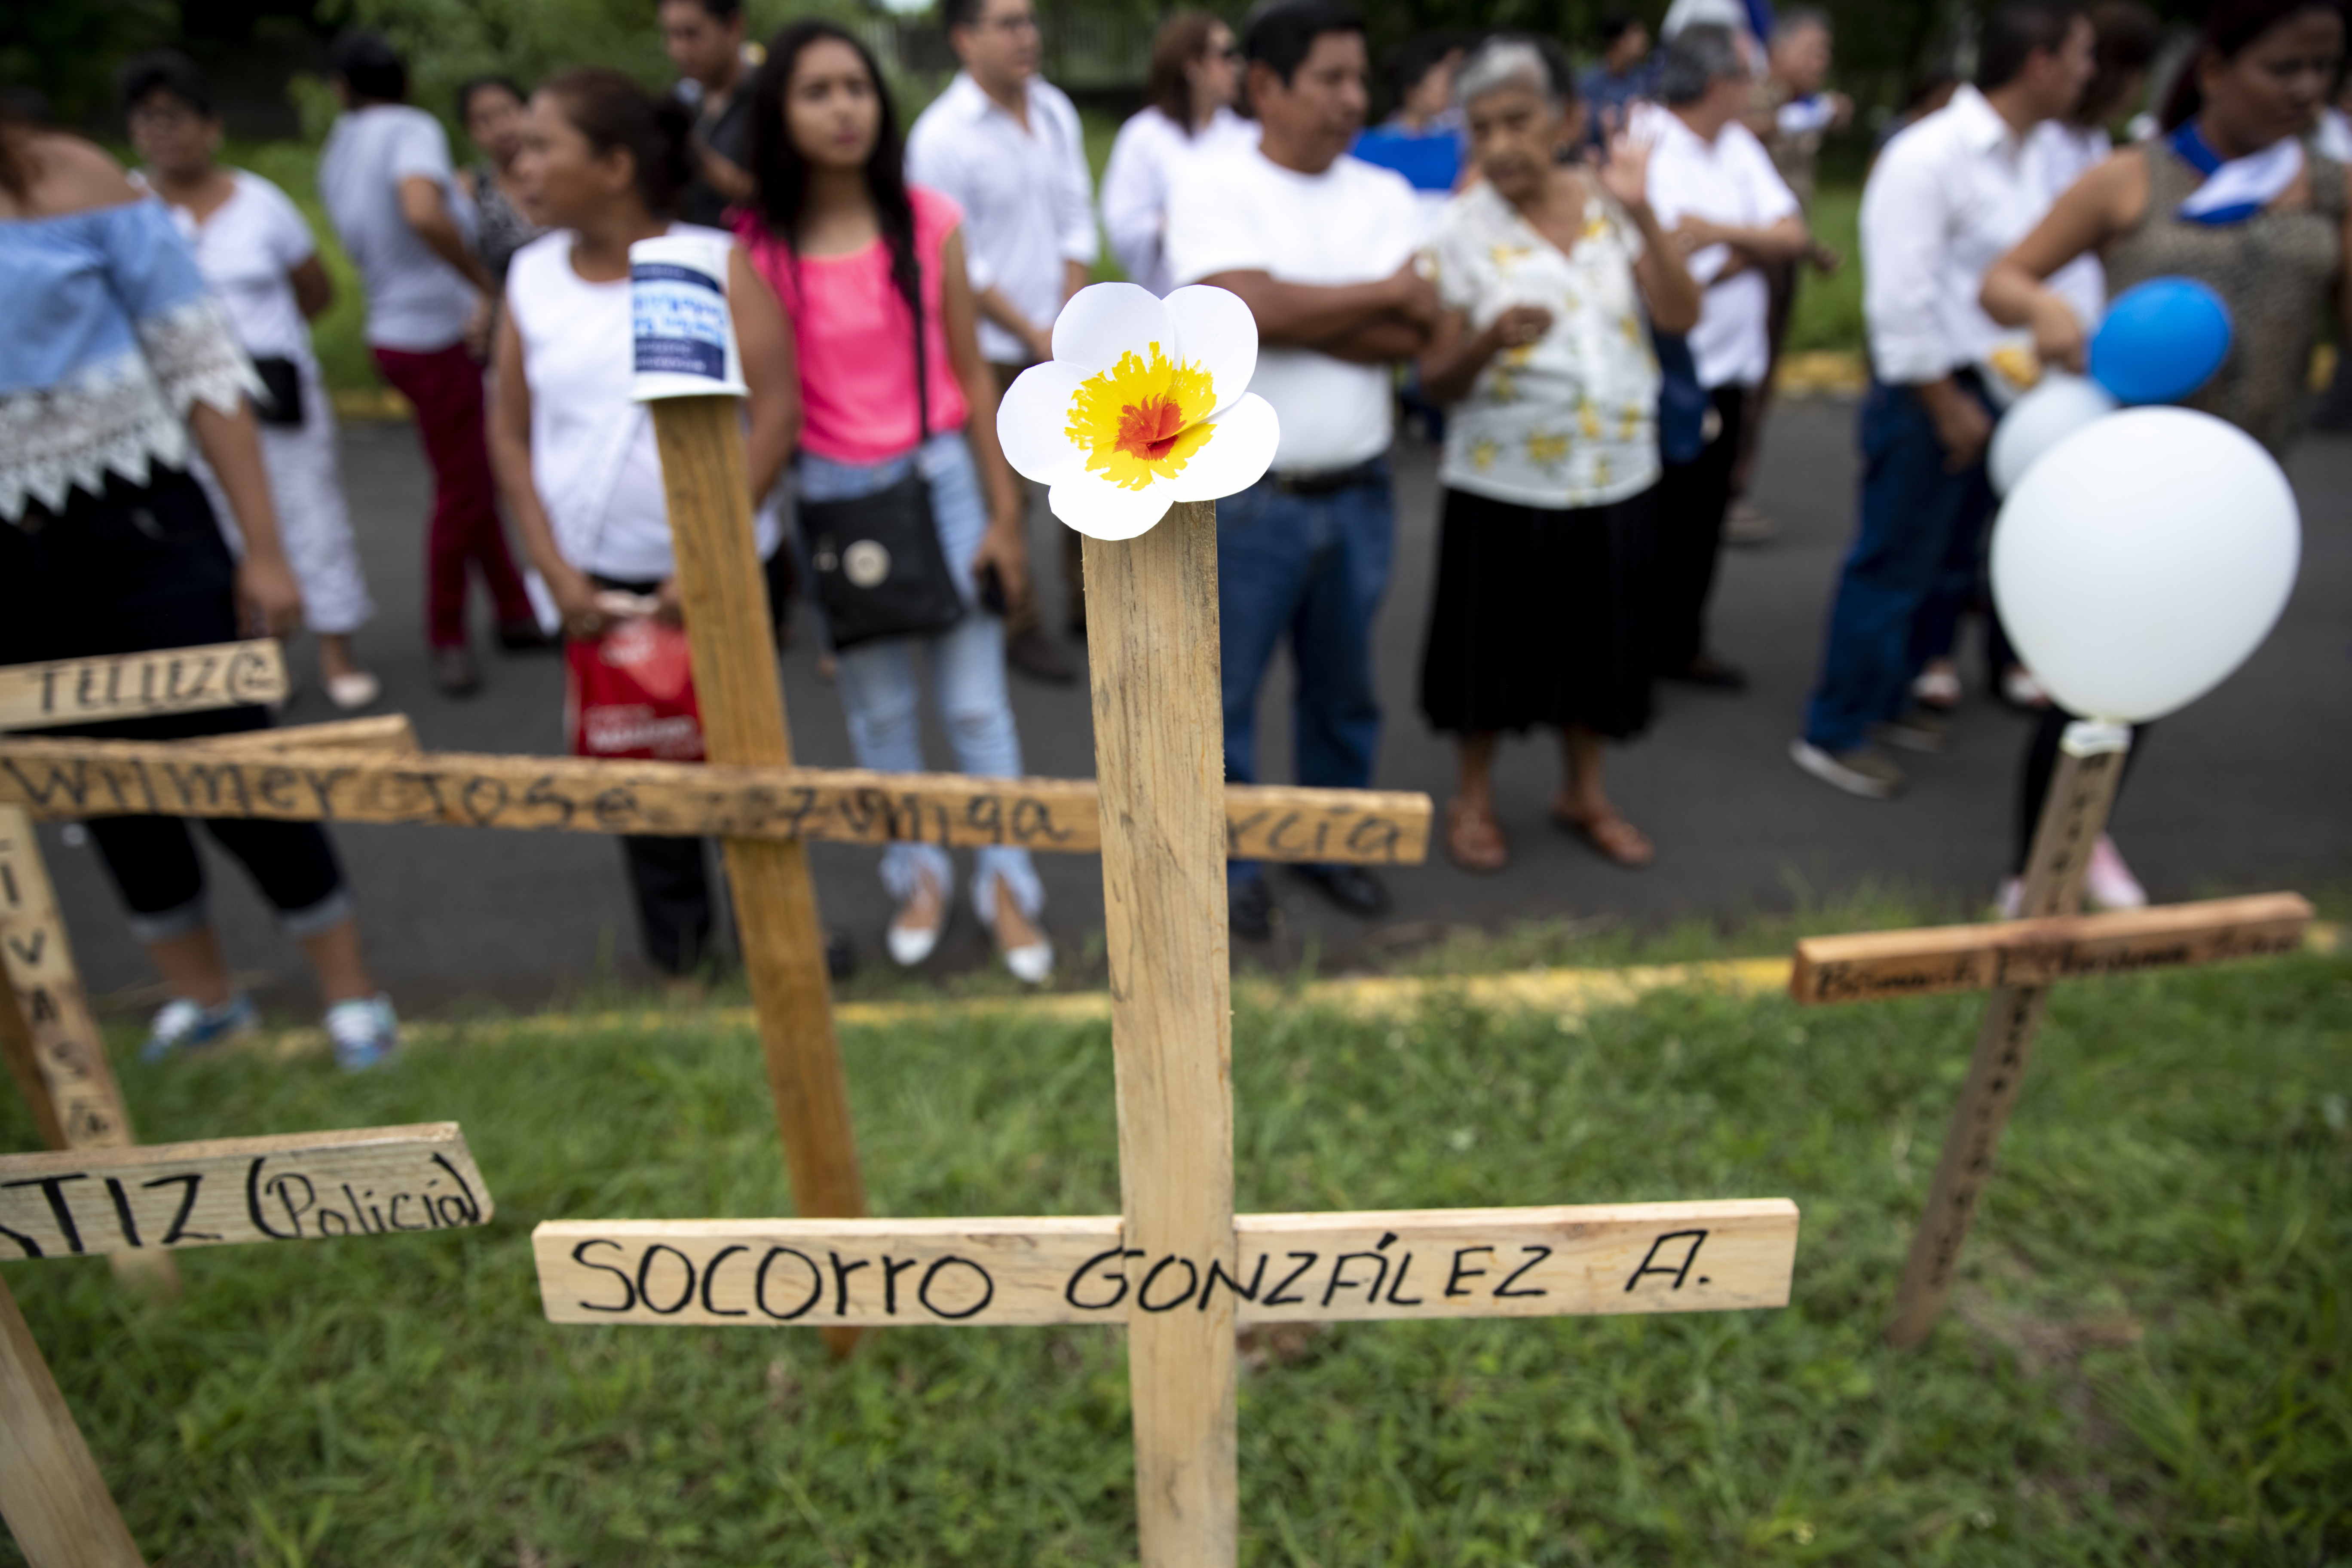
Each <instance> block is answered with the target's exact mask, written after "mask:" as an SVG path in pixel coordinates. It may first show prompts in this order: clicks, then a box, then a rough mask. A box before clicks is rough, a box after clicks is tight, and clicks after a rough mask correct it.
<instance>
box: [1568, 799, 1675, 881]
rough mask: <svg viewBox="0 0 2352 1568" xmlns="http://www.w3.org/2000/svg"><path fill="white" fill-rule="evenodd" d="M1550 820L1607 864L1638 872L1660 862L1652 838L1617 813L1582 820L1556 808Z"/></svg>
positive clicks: (1598, 813) (1604, 813) (1571, 813)
mask: <svg viewBox="0 0 2352 1568" xmlns="http://www.w3.org/2000/svg"><path fill="white" fill-rule="evenodd" d="M1551 820H1552V826H1555V827H1558V828H1559V829H1560V830H1561V831H1562V832H1565V833H1573V834H1575V835H1577V836H1578V837H1580V838H1582V839H1583V840H1584V841H1585V842H1586V843H1587V844H1590V845H1591V846H1592V847H1593V848H1594V850H1595V851H1597V852H1598V853H1599V854H1600V856H1601V858H1602V859H1604V860H1609V861H1613V862H1614V863H1615V864H1617V865H1620V866H1623V867H1626V868H1631V869H1636V870H1638V869H1639V868H1642V867H1643V866H1646V865H1648V864H1649V863H1650V862H1651V861H1653V860H1654V859H1656V858H1657V856H1658V851H1657V847H1656V846H1654V845H1653V844H1652V843H1651V842H1650V839H1649V836H1648V835H1647V834H1645V833H1643V831H1642V830H1641V829H1640V828H1638V827H1636V826H1633V824H1632V823H1630V822H1628V821H1626V820H1625V819H1624V818H1623V817H1622V816H1618V815H1617V813H1616V812H1614V811H1603V812H1596V813H1594V814H1593V815H1592V816H1578V815H1576V814H1575V813H1574V812H1569V811H1562V810H1560V809H1559V807H1558V806H1554V807H1553V808H1552V813H1551Z"/></svg>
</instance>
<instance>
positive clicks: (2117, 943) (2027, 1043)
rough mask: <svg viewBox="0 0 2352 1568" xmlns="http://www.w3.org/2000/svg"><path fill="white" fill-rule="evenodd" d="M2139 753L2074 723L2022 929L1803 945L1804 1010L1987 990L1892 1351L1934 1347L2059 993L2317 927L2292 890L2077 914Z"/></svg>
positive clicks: (2210, 958) (2240, 952) (1793, 981)
mask: <svg viewBox="0 0 2352 1568" xmlns="http://www.w3.org/2000/svg"><path fill="white" fill-rule="evenodd" d="M2130 743H2131V737H2130V731H2126V730H2123V729H2119V728H2116V727H2114V726H2109V725H2104V724H2096V723H2092V722H2088V721H2077V722H2075V723H2074V724H2071V725H2069V726H2068V727H2067V730H2066V733H2065V738H2064V740H2063V742H2062V744H2061V746H2060V750H2059V759H2058V767H2057V769H2056V771H2055V773H2054V775H2053V778H2052V780H2051V783H2050V793H2049V795H2048V797H2047V799H2046V800H2045V801H2044V802H2043V805H2042V817H2041V820H2040V821H2039V822H2038V823H2036V824H2035V826H2034V834H2033V847H2032V850H2031V851H2030V852H2029V854H2028V856H2027V860H2026V873H2025V881H2024V893H2023V898H2022V900H2021V908H2022V914H2023V917H2024V918H2022V919H2020V920H2016V921H2007V922H2004V923H2001V924H1999V925H1973V926H1943V927H1937V928H1933V929H1928V930H1922V931H1873V932H1866V933H1863V934H1858V935H1853V936H1832V937H1812V938H1808V939H1807V940H1805V941H1803V942H1799V943H1798V944H1797V958H1796V964H1795V967H1794V968H1793V969H1792V970H1791V972H1790V993H1791V994H1793V995H1794V996H1795V997H1796V999H1797V1000H1798V1001H1799V1002H1801V1003H1806V1004H1812V1005H1819V1004H1830V1003H1842V1002H1863V1001H1876V1000H1882V999H1885V998H1887V997H1893V996H1927V995H1935V994H1940V993H1945V992H1952V991H1990V993H1991V994H1990V996H1989V997H1988V998H1987V999H1986V1002H1985V1015H1984V1023H1983V1025H1982V1026H1981V1027H1980V1028H1979V1032H1978V1035H1977V1043H1976V1048H1975V1050H1974V1051H1973V1052H1972V1053H1971V1054H1970V1057H1969V1073H1968V1078H1967V1079H1966V1080H1965V1081H1963V1083H1962V1084H1961V1086H1960V1098H1959V1102H1958V1105H1957V1106H1956V1107H1955V1108H1954V1110H1953V1112H1952V1124H1951V1128H1950V1130H1949V1131H1948V1132H1947V1133H1946V1134H1945V1138H1944V1148H1943V1152H1942V1154H1941V1155H1940V1156H1939V1157H1938V1159H1937V1163H1936V1173H1935V1175H1934V1177H1933V1178H1932V1179H1931V1180H1930V1182H1929V1184H1928V1187H1927V1207H1926V1210H1925V1212H1924V1213H1923V1215H1922V1216H1921V1218H1920V1221H1919V1229H1918V1231H1917V1232H1916V1234H1915V1235H1914V1236H1913V1237H1912V1239H1911V1250H1910V1255H1909V1257H1908V1258H1907V1259H1906V1263H1905V1265H1904V1270H1903V1281H1902V1284H1901V1285H1900V1286H1899V1287H1898V1288H1897V1290H1896V1294H1895V1320H1894V1322H1893V1323H1892V1324H1891V1325H1890V1326H1889V1327H1888V1329H1887V1331H1886V1337H1887V1340H1888V1342H1890V1343H1892V1344H1895V1345H1896V1346H1899V1347H1909V1346H1912V1345H1916V1344H1917V1343H1919V1342H1921V1341H1923V1340H1925V1339H1926V1338H1927V1334H1928V1331H1930V1330H1932V1329H1933V1328H1934V1327H1935V1325H1936V1320H1937V1318H1938V1317H1939V1316H1941V1315H1942V1312H1943V1310H1944V1302H1945V1300H1946V1298H1947V1297H1948V1296H1949V1295H1950V1293H1951V1289H1952V1280H1953V1277H1954V1273H1955V1270H1956V1269H1957V1268H1958V1263H1959V1256H1960V1248H1961V1246H1962V1245H1963V1244H1964V1243H1965V1242H1966V1241H1967V1239H1968V1234H1969V1226H1970V1225H1971V1224H1972V1223H1973V1222H1974V1220H1975V1218H1976V1207H1977V1200H1978V1199H1979V1197H1980V1196H1981V1195H1982V1194H1983V1192H1984V1187H1985V1184H1986V1183H1987V1182H1988V1181H1990V1179H1991V1176H1992V1165H1993V1156H1994V1153H1995V1152H1996V1151H1997V1150H1998V1149H1999V1147H2000V1135H2001V1131H2002V1130H2003V1129H2004V1128H2005V1127H2007V1126H2008V1124H2009V1118H2010V1115H2011V1112H2012V1111H2014V1110H2016V1109H2017V1097H2018V1094H2019V1092H2020V1090H2021V1088H2022V1087H2023V1083H2024V1079H2025V1068H2026V1062H2027V1058H2029V1056H2030V1055H2031V1053H2032V1047H2033V1037H2034V1035H2035V1034H2036V1032H2037V1031H2038V1030H2039V1029H2040V1028H2041V1026H2042V1009H2043V1007H2044V1006H2045V1005H2046V1004H2047V1002H2048V1000H2049V994H2050V987H2051V986H2052V985H2053V984H2055V983H2057V982H2060V981H2065V980H2078V979H2087V978H2091V977H2094V976H2096V975H2102V974H2129V973H2141V972H2143V971H2147V970H2151V969H2168V968H2179V967H2182V966H2186V965H2190V964H2203V963H2220V962H2222V961H2224V960H2228V959H2234V958H2252V957H2260V956H2264V955H2268V954H2274V953H2282V952H2293V951H2294V950H2295V949H2296V948H2297V947H2299V946H2301V945H2302V942H2303V939H2304V935H2305V931H2306V930H2307V929H2308V928H2309V926H2310V924H2311V919H2312V912H2313V911H2312V907H2311V903H2310V901H2309V900H2306V899H2304V898H2302V897H2300V896H2299V895H2297V894H2294V893H2263V894H2259V895H2256V896H2253V897H2250V898H2238V899H2214V900H2207V901H2205V902H2202V903H2193V904H2178V905H2173V906H2170V907H2168V908H2158V909H2148V910H2123V911H2119V912H2116V913H2113V914H2104V915H2084V914H2080V913H2078V912H2077V911H2078V910H2080V909H2081V908H2082V903H2083V878H2084V872H2085V871H2086V870H2087V868H2089V865H2090V858H2091V848H2092V846H2094V845H2095V844H2096V843H2097V842H2098V838H2099V835H2100V834H2101V833H2103V832H2105V830H2106V821H2107V814H2108V812H2109V811H2110V810H2111V809H2112V808H2113V806H2114V805H2115V798H2116V785H2117V784H2118V783H2120V782H2121V779H2122V776H2123V763H2124V758H2125V755H2126V749H2127V748H2128V747H2129V745H2130Z"/></svg>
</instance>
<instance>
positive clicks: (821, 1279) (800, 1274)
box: [531, 1198, 1797, 1328]
mask: <svg viewBox="0 0 2352 1568" xmlns="http://www.w3.org/2000/svg"><path fill="white" fill-rule="evenodd" d="M1123 1230H1124V1226H1123V1223H1122V1221H1121V1219H1120V1217H1119V1216H1118V1215H1095V1216H1089V1217H1084V1218H1026V1219H934V1220H924V1219H870V1220H757V1219H744V1220H717V1219H713V1220H601V1221H599V1220H551V1221H548V1222H546V1223H544V1224H542V1225H541V1226H539V1227H538V1228H537V1229H535V1230H533V1231H532V1232H531V1250H532V1252H533V1253H534V1255H535V1256H536V1258H537V1259H538V1263H539V1284H540V1295H541V1301H542V1303H543V1304H544V1306H545V1308H546V1310H547V1316H548V1318H549V1320H550V1321H553V1322H559V1323H668V1324H687V1323H692V1324H705V1325H711V1324H715V1325H726V1324H734V1325H739V1326H746V1327H758V1326H776V1325H782V1324H799V1325H803V1326H809V1327H815V1326H821V1325H827V1324H840V1323H854V1324H857V1325H860V1326H864V1327H875V1328H879V1327H887V1326H889V1325H893V1324H898V1325H908V1324H943V1325H961V1326H966V1327H981V1328H987V1327H994V1326H1000V1325H1008V1324H1027V1325H1035V1324H1046V1323H1111V1324H1118V1323H1124V1322H1126V1321H1128V1318H1129V1314H1130V1313H1131V1312H1134V1311H1137V1310H1140V1311H1143V1312H1147V1313H1160V1312H1178V1311H1190V1312H1199V1311H1202V1310H1207V1308H1208V1307H1209V1306H1210V1305H1211V1304H1213V1303H1219V1302H1220V1299H1221V1298H1226V1299H1229V1300H1230V1302H1231V1304H1232V1305H1233V1307H1234V1308H1235V1309H1236V1310H1237V1313H1238V1317H1239V1321H1242V1322H1244V1323H1267V1322H1294V1321H1305V1322H1329V1321H1338V1320H1347V1319H1423V1318H1548V1317H1562V1316H1570V1315H1576V1316H1583V1315H1593V1314H1604V1313H1628V1312H1706V1311H1729V1310H1738V1309H1741V1308H1748V1307H1780V1306H1785V1305H1787V1304H1788V1300H1789V1281H1790V1272H1791V1270H1792V1269H1793V1268H1794V1266H1795V1260H1796V1247H1797V1206H1796V1205H1794V1204H1792V1203H1790V1202H1789V1201H1788V1200H1786V1199H1784V1198H1760V1199H1740V1200H1727V1201H1723V1202H1713V1203H1665V1204H1610V1205H1583V1206H1559V1207H1549V1208H1496V1209H1397V1210H1391V1211H1387V1212H1377V1211H1376V1212H1368V1213H1360V1214H1286V1215H1240V1216H1238V1217H1237V1218H1236V1219H1235V1221H1234V1230H1235V1232H1236V1234H1237V1237H1238V1239H1239V1247H1238V1260H1239V1261H1238V1267H1237V1268H1234V1270H1233V1271H1232V1272H1231V1273H1228V1272H1227V1271H1226V1268H1225V1266H1224V1265H1223V1262H1222V1261H1221V1260H1219V1259H1213V1258H1188V1257H1182V1256H1179V1255H1176V1254H1172V1253H1171V1254H1168V1255H1164V1256H1159V1257H1154V1256H1150V1255H1149V1254H1147V1253H1144V1252H1142V1251H1139V1250H1131V1249H1129V1248H1128V1247H1126V1246H1125V1244H1124V1242H1123V1240H1122V1236H1123Z"/></svg>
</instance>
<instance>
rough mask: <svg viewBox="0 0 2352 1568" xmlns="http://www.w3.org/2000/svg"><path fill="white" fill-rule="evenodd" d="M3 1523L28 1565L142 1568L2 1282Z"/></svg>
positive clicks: (0, 1418) (0, 1425)
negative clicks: (6, 1524) (5, 1523)
mask: <svg viewBox="0 0 2352 1568" xmlns="http://www.w3.org/2000/svg"><path fill="white" fill-rule="evenodd" d="M0 1519H5V1520H6V1521H8V1532H9V1533H10V1534H11V1535H13V1536H15V1537H16V1546H17V1549H18V1550H19V1551H21V1552H24V1554H25V1562H26V1563H27V1564H28V1568H142V1565H143V1563H144V1562H145V1559H143V1558H142V1557H141V1556H140V1555H139V1547H138V1544H137V1543H136V1542H133V1541H132V1540H131V1531H130V1530H129V1529H128V1528H126V1527H125V1526H124V1524H123V1522H122V1515H121V1513H120V1512H118V1511H117V1510H116V1509H115V1506H114V1498H113V1496H112V1495H111V1494H110V1493H109V1492H108V1491H107V1489H106V1481H105V1479H104V1478H102V1477H101V1476H100V1475H99V1473H98V1465H97V1463H96V1462H95V1461H93V1460H92V1459H91V1458H90V1457H89V1444H88V1443H85V1442H83V1441H82V1436H81V1428H79V1426H75V1425H74V1419H73V1415H72V1413H71V1412H70V1411H68V1410H67V1408H66V1401H65V1396H64V1395H63V1394H59V1393H58V1381H57V1379H56V1378H54V1377H51V1376H50V1375H49V1365H48V1363H47V1362H45V1361H43V1360H42V1359H41V1347H40V1346H38V1345H37V1344H35V1343H34V1342H33V1331H32V1330H31V1329H29V1328H27V1327H26V1324H25V1315H24V1314H23V1313H22V1312H19V1311H18V1310H16V1297H14V1296H12V1295H10V1294H9V1292H8V1282H7V1280H5V1279H0Z"/></svg>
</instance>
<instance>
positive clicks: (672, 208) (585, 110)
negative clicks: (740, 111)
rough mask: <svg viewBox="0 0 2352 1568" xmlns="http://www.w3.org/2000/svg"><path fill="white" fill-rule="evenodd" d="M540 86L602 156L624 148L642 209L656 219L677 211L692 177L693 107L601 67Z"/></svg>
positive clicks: (573, 72)
mask: <svg viewBox="0 0 2352 1568" xmlns="http://www.w3.org/2000/svg"><path fill="white" fill-rule="evenodd" d="M540 90H541V92H544V93H546V94H547V95H548V96H550V97H551V98H553V99H554V100H556V102H557V103H558V104H560V105H562V110H563V118H564V119H565V120H567V121H571V123H572V129H573V130H575V131H577V132H580V134H581V135H583V136H584V137H586V138H587V140H588V145H589V146H590V147H592V148H593V149H594V150H595V151H596V153H598V154H599V155H600V156H601V155H602V154H604V153H611V152H614V151H615V150H618V151H620V152H624V153H628V155H629V158H630V161H631V162H632V163H633V164H634V165H635V170H636V184H637V196H638V199H639V200H641V201H643V202H644V203H645V204H646V211H647V212H648V213H650V214H652V215H653V216H656V217H660V218H666V217H670V216H675V215H676V214H677V199H678V197H679V196H680V195H682V194H684V192H685V190H686V187H687V186H688V184H691V183H692V182H693V179H694V153H693V148H692V146H691V144H690V138H691V136H692V133H693V130H694V111H693V110H689V109H688V108H687V107H686V105H685V104H683V103H681V102H679V101H678V100H677V99H675V98H656V97H655V96H654V95H653V94H651V93H649V92H647V91H646V89H644V88H642V87H639V86H638V85H637V84H636V82H635V80H633V79H630V78H628V77H625V76H623V75H622V74H621V73H620V72H619V71H616V70H607V69H605V68H603V67H601V66H582V67H580V68H577V69H574V70H568V71H564V72H562V73H561V74H560V75H557V76H553V77H551V78H549V79H547V81H546V82H545V83H543V84H542V85H541V88H540Z"/></svg>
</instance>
